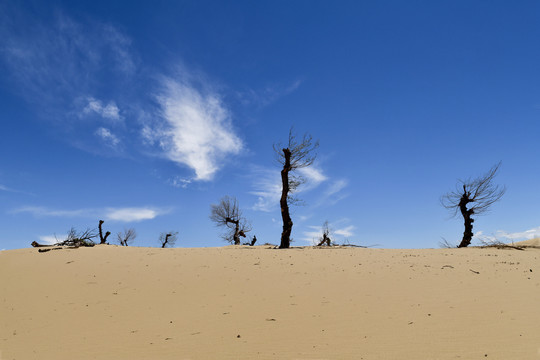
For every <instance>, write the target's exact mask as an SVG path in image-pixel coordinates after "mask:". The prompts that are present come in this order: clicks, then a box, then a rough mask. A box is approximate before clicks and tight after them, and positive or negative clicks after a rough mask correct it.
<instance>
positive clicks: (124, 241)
mask: <svg viewBox="0 0 540 360" xmlns="http://www.w3.org/2000/svg"><path fill="white" fill-rule="evenodd" d="M116 236H117V238H118V243H119V244H120V245H122V246H129V245H130V244H131V243H132V242H133V241H134V240H135V238H136V237H137V233H136V232H135V229H133V228H129V229H124V232H119V233H118V234H116Z"/></svg>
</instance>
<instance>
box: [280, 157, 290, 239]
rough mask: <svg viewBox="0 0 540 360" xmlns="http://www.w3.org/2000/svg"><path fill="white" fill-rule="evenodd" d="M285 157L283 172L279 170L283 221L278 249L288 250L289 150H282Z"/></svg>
mask: <svg viewBox="0 0 540 360" xmlns="http://www.w3.org/2000/svg"><path fill="white" fill-rule="evenodd" d="M283 154H284V155H285V164H284V165H283V170H281V184H282V185H283V188H282V190H281V199H280V200H279V205H280V206H281V218H282V219H283V232H282V233H281V244H280V245H279V248H280V249H288V248H289V247H290V246H291V232H292V227H293V222H292V219H291V215H290V213H289V204H288V203H287V199H288V197H289V191H290V187H289V171H290V170H291V151H290V150H289V149H283Z"/></svg>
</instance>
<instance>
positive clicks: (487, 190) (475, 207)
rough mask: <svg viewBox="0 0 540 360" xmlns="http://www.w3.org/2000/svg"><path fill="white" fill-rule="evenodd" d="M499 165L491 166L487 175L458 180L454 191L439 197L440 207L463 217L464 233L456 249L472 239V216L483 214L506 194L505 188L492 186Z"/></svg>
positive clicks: (464, 245)
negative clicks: (459, 213)
mask: <svg viewBox="0 0 540 360" xmlns="http://www.w3.org/2000/svg"><path fill="white" fill-rule="evenodd" d="M500 166H501V163H500V162H499V163H498V164H496V165H495V166H493V167H492V168H491V169H489V171H488V172H487V173H485V174H484V175H482V176H480V177H478V178H476V179H468V180H465V181H463V180H459V182H458V184H457V186H456V190H454V191H451V192H449V193H447V194H445V195H443V196H442V197H441V203H442V205H443V206H444V207H445V208H447V209H448V210H450V211H452V212H453V215H454V216H456V215H457V213H458V210H459V211H460V212H461V215H462V216H463V220H464V225H465V231H464V232H463V239H462V240H461V243H460V244H459V245H458V247H467V246H469V245H470V244H471V240H472V237H473V235H474V234H473V231H472V229H473V223H474V219H473V218H472V216H473V215H482V214H485V213H486V212H487V211H488V210H489V208H490V207H491V205H493V204H494V203H495V202H497V201H499V200H500V199H501V197H502V196H503V195H504V193H505V192H506V187H504V186H499V185H494V184H493V178H494V177H495V175H497V171H498V170H499V168H500Z"/></svg>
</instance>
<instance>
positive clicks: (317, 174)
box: [297, 166, 328, 192]
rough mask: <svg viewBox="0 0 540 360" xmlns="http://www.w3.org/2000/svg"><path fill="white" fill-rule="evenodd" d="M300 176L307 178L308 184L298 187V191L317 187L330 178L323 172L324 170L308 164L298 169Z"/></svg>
mask: <svg viewBox="0 0 540 360" xmlns="http://www.w3.org/2000/svg"><path fill="white" fill-rule="evenodd" d="M297 171H298V172H299V173H300V176H301V177H303V178H304V179H305V180H306V184H305V186H303V187H300V188H299V189H298V192H301V191H308V190H311V189H314V188H316V187H317V186H319V185H320V184H321V183H322V182H324V181H326V180H328V178H327V177H326V176H325V175H324V174H323V173H322V170H320V169H318V168H316V167H315V166H308V167H305V168H301V169H298V170H297Z"/></svg>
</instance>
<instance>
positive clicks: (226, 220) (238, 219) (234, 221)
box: [210, 196, 251, 245]
mask: <svg viewBox="0 0 540 360" xmlns="http://www.w3.org/2000/svg"><path fill="white" fill-rule="evenodd" d="M210 220H212V221H213V222H214V223H215V224H216V226H224V227H227V228H228V231H227V232H226V233H225V234H223V235H222V238H223V239H224V240H226V241H228V242H229V243H231V244H234V245H240V237H244V238H245V237H246V233H247V232H250V231H251V224H250V223H249V222H248V221H247V220H246V218H245V217H244V216H243V215H242V211H241V210H240V207H239V206H238V201H237V200H236V198H234V197H229V196H224V197H222V198H221V200H220V201H219V204H212V205H211V207H210Z"/></svg>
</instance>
